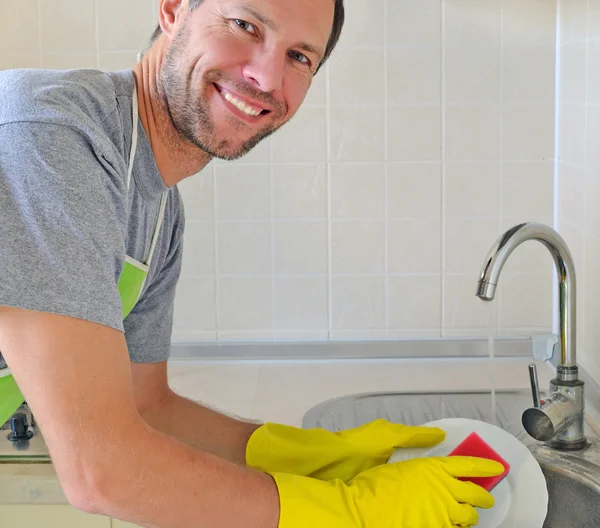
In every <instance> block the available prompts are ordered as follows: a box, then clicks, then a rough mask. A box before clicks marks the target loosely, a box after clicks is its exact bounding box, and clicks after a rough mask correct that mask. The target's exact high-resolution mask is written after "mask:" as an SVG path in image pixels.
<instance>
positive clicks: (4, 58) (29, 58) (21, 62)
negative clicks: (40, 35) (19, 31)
mask: <svg viewBox="0 0 600 528" xmlns="http://www.w3.org/2000/svg"><path fill="white" fill-rule="evenodd" d="M41 67H42V58H41V57H40V55H39V53H20V54H0V70H13V69H18V68H27V69H29V68H41Z"/></svg>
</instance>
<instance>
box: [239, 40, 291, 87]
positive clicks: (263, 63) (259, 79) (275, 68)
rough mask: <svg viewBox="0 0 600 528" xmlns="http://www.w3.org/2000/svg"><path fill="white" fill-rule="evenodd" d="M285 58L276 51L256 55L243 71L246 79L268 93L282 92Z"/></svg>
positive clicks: (264, 51) (260, 52) (266, 51)
mask: <svg viewBox="0 0 600 528" xmlns="http://www.w3.org/2000/svg"><path fill="white" fill-rule="evenodd" d="M284 67H285V58H281V53H280V52H277V51H276V50H264V49H263V50H261V51H258V50H257V52H256V53H255V54H254V56H253V57H252V58H251V59H250V60H249V61H248V63H247V64H246V66H245V67H244V69H243V75H244V77H245V79H246V80H247V81H248V82H250V83H252V84H253V85H254V86H256V87H257V88H258V89H259V90H261V91H262V92H266V93H272V92H276V91H277V90H281V88H282V86H283V70H284Z"/></svg>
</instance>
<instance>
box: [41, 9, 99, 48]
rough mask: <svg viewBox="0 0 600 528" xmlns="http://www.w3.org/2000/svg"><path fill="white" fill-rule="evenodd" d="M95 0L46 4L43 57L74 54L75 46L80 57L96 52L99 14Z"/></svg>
mask: <svg viewBox="0 0 600 528" xmlns="http://www.w3.org/2000/svg"><path fill="white" fill-rule="evenodd" d="M94 4H95V2H94V0H79V1H78V2H77V7H76V8H74V5H73V2H72V0H44V1H43V2H40V5H41V16H42V18H41V24H42V49H43V51H44V53H71V52H72V51H73V48H74V43H75V42H76V43H77V45H76V48H77V52H78V53H86V52H89V53H94V52H95V51H96V13H95V11H94Z"/></svg>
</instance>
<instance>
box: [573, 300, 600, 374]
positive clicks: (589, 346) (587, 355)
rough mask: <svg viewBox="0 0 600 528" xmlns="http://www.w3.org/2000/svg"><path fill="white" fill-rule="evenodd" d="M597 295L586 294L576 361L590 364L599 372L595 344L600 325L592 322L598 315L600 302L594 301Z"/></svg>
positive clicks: (598, 337)
mask: <svg viewBox="0 0 600 528" xmlns="http://www.w3.org/2000/svg"><path fill="white" fill-rule="evenodd" d="M596 299H597V297H596V298H594V297H591V296H586V298H585V304H584V307H585V308H584V310H585V312H584V313H585V325H584V327H583V340H582V342H581V343H580V346H579V347H578V352H579V351H580V352H581V353H580V354H579V356H578V357H577V360H578V363H579V362H581V363H583V364H585V365H590V366H591V367H592V368H593V369H594V370H595V371H596V372H600V361H599V360H598V358H597V357H596V356H597V354H596V351H595V346H596V343H598V342H599V341H600V325H598V324H595V323H594V322H595V321H597V320H598V317H600V303H598V302H597V301H596Z"/></svg>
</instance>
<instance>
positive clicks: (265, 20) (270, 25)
mask: <svg viewBox="0 0 600 528" xmlns="http://www.w3.org/2000/svg"><path fill="white" fill-rule="evenodd" d="M232 7H233V8H235V9H241V10H242V11H246V13H249V14H250V15H252V16H253V17H254V18H256V19H257V20H258V21H259V22H260V23H261V24H264V25H265V26H267V27H268V28H269V29H271V30H273V31H277V29H278V28H277V24H275V22H273V21H272V20H271V19H270V18H267V17H266V16H265V15H263V14H262V13H260V12H258V11H257V10H256V9H254V8H253V7H251V6H249V5H245V4H234V5H233V6H232Z"/></svg>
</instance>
